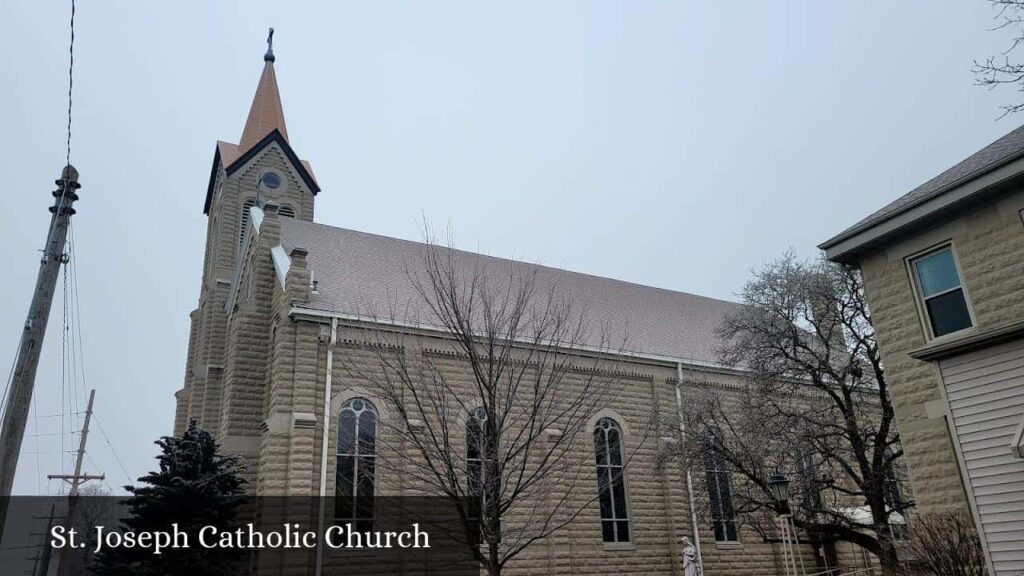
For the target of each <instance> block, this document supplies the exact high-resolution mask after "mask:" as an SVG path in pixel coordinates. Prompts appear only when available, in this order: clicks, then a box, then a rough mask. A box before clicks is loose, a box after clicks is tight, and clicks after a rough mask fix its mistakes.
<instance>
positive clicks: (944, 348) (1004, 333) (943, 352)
mask: <svg viewBox="0 0 1024 576" xmlns="http://www.w3.org/2000/svg"><path fill="white" fill-rule="evenodd" d="M1017 338H1024V321H1020V322H1014V323H1013V324H1007V325H1006V326H1001V327H999V328H993V329H991V330H986V331H984V332H979V333H976V334H972V335H970V336H967V337H964V338H960V339H957V340H954V341H952V342H943V343H941V344H933V345H931V346H925V347H923V348H918V349H917V350H912V351H911V352H910V357H911V358H916V359H918V360H942V359H943V358H949V357H950V356H956V355H958V354H963V353H965V352H970V351H972V350H978V349H979V348H988V347H989V346H995V345H996V344H1002V343H1003V342H1009V341H1011V340H1016V339H1017Z"/></svg>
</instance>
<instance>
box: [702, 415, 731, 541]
mask: <svg viewBox="0 0 1024 576" xmlns="http://www.w3.org/2000/svg"><path fill="white" fill-rule="evenodd" d="M701 440H702V442H703V444H704V450H703V452H704V471H705V473H706V474H707V481H708V497H709V499H710V500H711V527H712V529H713V530H714V532H715V542H738V541H739V534H738V532H737V530H736V511H735V509H733V505H732V478H731V475H730V472H729V464H728V463H727V462H726V461H725V458H723V457H722V455H721V452H720V449H721V446H722V433H721V431H720V430H717V429H714V428H709V429H707V430H705V431H704V435H703V437H702V439H701Z"/></svg>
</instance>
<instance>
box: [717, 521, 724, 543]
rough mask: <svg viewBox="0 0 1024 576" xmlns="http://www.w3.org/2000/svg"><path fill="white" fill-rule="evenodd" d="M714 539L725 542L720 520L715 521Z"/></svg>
mask: <svg viewBox="0 0 1024 576" xmlns="http://www.w3.org/2000/svg"><path fill="white" fill-rule="evenodd" d="M714 526H715V541H716V542H725V526H724V525H723V524H722V523H721V522H715V523H714Z"/></svg>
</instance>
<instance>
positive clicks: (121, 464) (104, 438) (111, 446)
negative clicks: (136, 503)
mask: <svg viewBox="0 0 1024 576" xmlns="http://www.w3.org/2000/svg"><path fill="white" fill-rule="evenodd" d="M92 419H93V420H94V421H95V422H96V427H97V428H98V429H99V431H100V436H103V440H104V441H106V443H107V446H109V447H110V453H111V454H113V455H114V460H116V461H117V465H118V466H120V467H121V472H123V473H124V477H125V479H127V480H128V485H129V486H135V481H134V480H132V475H131V474H129V473H128V468H127V467H125V465H124V462H122V461H121V458H120V457H119V456H118V455H117V450H115V449H114V445H113V444H112V443H111V442H110V438H109V437H108V436H107V432H106V431H105V430H104V429H103V424H101V423H100V419H99V418H97V417H96V412H95V411H94V412H93V413H92Z"/></svg>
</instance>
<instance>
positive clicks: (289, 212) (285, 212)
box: [277, 204, 295, 218]
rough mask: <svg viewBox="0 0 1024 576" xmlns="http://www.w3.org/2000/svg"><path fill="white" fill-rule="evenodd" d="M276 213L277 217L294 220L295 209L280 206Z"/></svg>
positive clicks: (287, 205)
mask: <svg viewBox="0 0 1024 576" xmlns="http://www.w3.org/2000/svg"><path fill="white" fill-rule="evenodd" d="M277 213H278V215H279V216H286V217H288V218H295V208H292V207H291V205H290V204H282V205H281V207H280V208H278V209H277Z"/></svg>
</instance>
